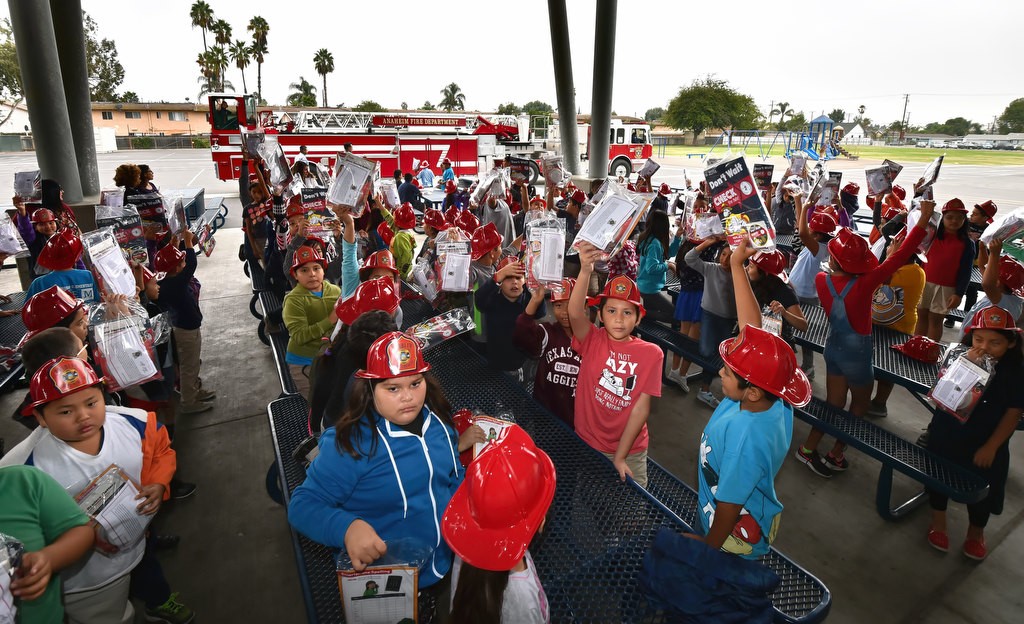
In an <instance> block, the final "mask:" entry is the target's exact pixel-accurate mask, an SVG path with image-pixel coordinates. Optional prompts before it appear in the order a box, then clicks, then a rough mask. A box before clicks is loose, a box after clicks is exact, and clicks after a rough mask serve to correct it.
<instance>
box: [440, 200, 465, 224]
mask: <svg viewBox="0 0 1024 624" xmlns="http://www.w3.org/2000/svg"><path fill="white" fill-rule="evenodd" d="M460 212H462V209H461V208H459V207H458V206H456V205H454V204H452V205H451V206H448V210H445V211H444V220H445V221H447V222H448V223H449V224H450V225H456V223H455V220H456V219H457V218H458V217H459V213H460Z"/></svg>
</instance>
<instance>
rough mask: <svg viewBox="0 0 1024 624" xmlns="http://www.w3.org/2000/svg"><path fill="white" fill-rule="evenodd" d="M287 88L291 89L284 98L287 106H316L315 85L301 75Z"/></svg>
mask: <svg viewBox="0 0 1024 624" xmlns="http://www.w3.org/2000/svg"><path fill="white" fill-rule="evenodd" d="M288 88H289V89H291V90H292V92H291V94H289V95H288V99H287V100H286V102H287V104H288V106H316V87H315V86H313V85H312V84H310V83H309V81H308V80H306V79H305V78H303V77H302V76H299V81H298V82H293V83H291V84H290V85H288Z"/></svg>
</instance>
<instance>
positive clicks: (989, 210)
mask: <svg viewBox="0 0 1024 624" xmlns="http://www.w3.org/2000/svg"><path fill="white" fill-rule="evenodd" d="M974 207H975V208H977V209H978V210H980V211H981V212H982V213H983V214H984V215H985V216H986V217H988V222H989V223H992V217H994V216H996V211H997V210H999V206H996V203H995V202H994V201H992V200H991V199H986V200H985V201H983V202H981V203H980V204H974ZM33 218H34V215H33Z"/></svg>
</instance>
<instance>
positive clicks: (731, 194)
mask: <svg viewBox="0 0 1024 624" xmlns="http://www.w3.org/2000/svg"><path fill="white" fill-rule="evenodd" d="M704 179H705V180H706V181H707V184H708V189H709V190H710V191H711V205H712V206H713V207H714V209H715V212H717V213H718V216H719V218H720V219H721V221H722V228H723V229H724V230H725V235H726V239H727V240H728V242H729V246H730V247H733V248H735V247H736V246H737V245H739V244H740V241H741V240H743V237H744V236H745V235H747V234H749V235H750V240H751V244H752V245H753V246H754V247H756V248H758V249H772V248H774V247H775V227H774V226H773V225H772V221H771V219H770V218H769V217H768V211H767V210H766V209H765V207H764V201H763V200H762V199H761V194H760V193H758V190H757V184H756V183H755V182H754V177H753V176H752V175H751V173H750V169H749V168H748V167H747V162H746V161H745V160H744V159H743V157H739V158H734V159H732V160H727V161H724V162H720V163H718V164H716V165H714V166H711V167H708V168H707V169H705V170H704Z"/></svg>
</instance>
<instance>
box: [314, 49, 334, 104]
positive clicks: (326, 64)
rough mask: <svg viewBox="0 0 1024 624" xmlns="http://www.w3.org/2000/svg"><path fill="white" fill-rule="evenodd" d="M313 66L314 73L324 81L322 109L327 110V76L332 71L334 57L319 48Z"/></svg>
mask: <svg viewBox="0 0 1024 624" xmlns="http://www.w3.org/2000/svg"><path fill="white" fill-rule="evenodd" d="M313 65H315V66H316V73H318V74H320V76H321V77H322V78H323V79H324V90H323V92H322V95H323V99H324V108H327V74H329V73H331V72H332V71H334V55H333V54H331V53H330V52H328V51H327V48H320V49H319V50H317V51H316V55H315V56H314V57H313Z"/></svg>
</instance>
